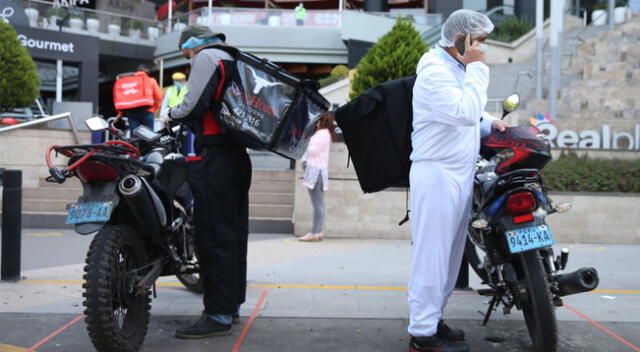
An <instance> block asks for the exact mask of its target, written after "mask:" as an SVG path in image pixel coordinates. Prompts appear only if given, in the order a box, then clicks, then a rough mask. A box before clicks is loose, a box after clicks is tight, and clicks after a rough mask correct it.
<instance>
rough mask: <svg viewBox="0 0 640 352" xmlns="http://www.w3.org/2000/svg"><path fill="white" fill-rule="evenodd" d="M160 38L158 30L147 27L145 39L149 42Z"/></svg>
mask: <svg viewBox="0 0 640 352" xmlns="http://www.w3.org/2000/svg"><path fill="white" fill-rule="evenodd" d="M159 36H160V28H158V27H153V26H149V27H147V38H149V40H156V38H158V37H159Z"/></svg>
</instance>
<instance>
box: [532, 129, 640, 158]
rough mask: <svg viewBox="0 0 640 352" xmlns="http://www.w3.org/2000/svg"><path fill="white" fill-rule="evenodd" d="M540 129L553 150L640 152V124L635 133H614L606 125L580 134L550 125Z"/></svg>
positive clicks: (634, 130)
mask: <svg viewBox="0 0 640 352" xmlns="http://www.w3.org/2000/svg"><path fill="white" fill-rule="evenodd" d="M538 128H539V129H540V130H541V131H542V132H543V133H544V134H545V136H544V137H545V138H546V139H547V140H548V141H549V142H550V143H551V147H552V148H569V149H593V150H637V151H640V124H636V125H635V126H634V129H633V132H612V130H611V127H610V126H609V125H606V124H605V125H602V126H601V128H600V129H599V130H583V131H580V132H576V131H573V130H569V129H563V130H559V129H558V126H556V125H554V124H550V123H542V124H539V125H538Z"/></svg>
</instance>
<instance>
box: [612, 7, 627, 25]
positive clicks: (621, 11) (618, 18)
mask: <svg viewBox="0 0 640 352" xmlns="http://www.w3.org/2000/svg"><path fill="white" fill-rule="evenodd" d="M626 17H627V8H626V7H616V8H615V9H614V10H613V23H615V24H619V23H624V21H625V20H626Z"/></svg>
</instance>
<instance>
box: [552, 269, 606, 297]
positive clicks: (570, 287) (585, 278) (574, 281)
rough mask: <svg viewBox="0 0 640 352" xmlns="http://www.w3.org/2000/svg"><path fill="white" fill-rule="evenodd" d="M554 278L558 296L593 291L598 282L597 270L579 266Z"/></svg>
mask: <svg viewBox="0 0 640 352" xmlns="http://www.w3.org/2000/svg"><path fill="white" fill-rule="evenodd" d="M555 279H556V282H557V283H558V296H560V297H564V296H569V295H575V294H577V293H583V292H589V291H593V290H595V289H596V287H598V284H599V283H600V278H599V277H598V271H597V270H596V269H594V268H580V269H578V270H576V271H574V272H572V273H567V274H561V275H557V276H555Z"/></svg>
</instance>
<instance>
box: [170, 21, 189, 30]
mask: <svg viewBox="0 0 640 352" xmlns="http://www.w3.org/2000/svg"><path fill="white" fill-rule="evenodd" d="M185 28H187V25H186V24H184V23H182V22H176V24H174V25H173V31H174V32H182V30H183V29H185Z"/></svg>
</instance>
